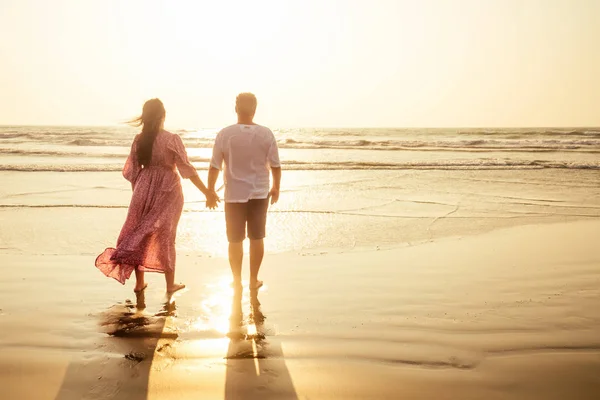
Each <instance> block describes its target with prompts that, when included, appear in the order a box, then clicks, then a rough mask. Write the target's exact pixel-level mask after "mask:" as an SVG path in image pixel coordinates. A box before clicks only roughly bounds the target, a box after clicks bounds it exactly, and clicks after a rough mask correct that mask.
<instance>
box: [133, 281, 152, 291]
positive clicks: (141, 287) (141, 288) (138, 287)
mask: <svg viewBox="0 0 600 400" xmlns="http://www.w3.org/2000/svg"><path fill="white" fill-rule="evenodd" d="M147 287H148V284H147V283H144V284H143V285H141V286H138V285H137V284H136V285H135V287H134V288H133V292H134V293H142V292H143V291H144V290H146V288H147Z"/></svg>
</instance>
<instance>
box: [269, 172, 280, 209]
mask: <svg viewBox="0 0 600 400" xmlns="http://www.w3.org/2000/svg"><path fill="white" fill-rule="evenodd" d="M271 175H273V187H272V188H271V191H270V192H269V197H270V198H271V204H275V203H277V201H278V200H279V185H280V184H281V167H271Z"/></svg>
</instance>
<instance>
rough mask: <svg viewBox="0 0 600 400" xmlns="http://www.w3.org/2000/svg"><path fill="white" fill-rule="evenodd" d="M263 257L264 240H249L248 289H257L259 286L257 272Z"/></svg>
mask: <svg viewBox="0 0 600 400" xmlns="http://www.w3.org/2000/svg"><path fill="white" fill-rule="evenodd" d="M264 255H265V242H264V240H263V239H258V240H250V289H257V288H258V287H259V286H260V284H259V280H258V271H259V270H260V266H261V264H262V260H263V257H264Z"/></svg>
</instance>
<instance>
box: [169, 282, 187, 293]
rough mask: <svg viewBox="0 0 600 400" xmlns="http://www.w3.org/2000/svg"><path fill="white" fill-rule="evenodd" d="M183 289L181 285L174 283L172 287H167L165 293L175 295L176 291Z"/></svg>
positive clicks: (183, 286)
mask: <svg viewBox="0 0 600 400" xmlns="http://www.w3.org/2000/svg"><path fill="white" fill-rule="evenodd" d="M183 288H185V285H184V284H183V283H174V284H173V286H171V287H169V286H167V293H175V292H176V291H178V290H181V289H183Z"/></svg>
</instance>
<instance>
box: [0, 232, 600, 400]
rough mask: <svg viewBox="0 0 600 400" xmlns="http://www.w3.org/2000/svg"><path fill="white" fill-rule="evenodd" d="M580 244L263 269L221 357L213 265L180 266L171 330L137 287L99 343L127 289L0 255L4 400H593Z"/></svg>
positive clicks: (58, 265) (416, 253)
mask: <svg viewBox="0 0 600 400" xmlns="http://www.w3.org/2000/svg"><path fill="white" fill-rule="evenodd" d="M598 233H600V224H598V222H597V221H585V222H571V223H558V224H551V225H533V226H523V227H517V228H509V229H502V230H499V231H495V232H492V233H487V234H482V235H478V236H472V237H463V238H449V239H443V240H439V241H435V242H431V243H425V244H421V245H417V246H413V247H410V248H404V249H395V250H383V251H375V252H373V251H368V252H357V253H352V254H325V255H314V256H302V255H297V254H278V255H274V256H270V257H267V259H266V261H265V265H264V270H263V271H264V272H263V278H264V279H265V281H266V282H267V286H266V287H265V289H264V290H263V291H262V292H261V293H260V294H259V300H260V302H261V303H262V312H263V313H264V315H265V317H266V319H265V321H264V326H263V327H261V328H259V330H262V329H264V331H263V332H264V337H263V338H260V336H254V337H250V338H249V339H241V340H239V341H236V340H234V339H231V338H229V337H227V332H228V320H229V317H230V310H231V301H232V300H231V297H232V295H231V289H230V288H229V286H228V280H227V270H226V266H225V263H224V261H223V260H220V259H217V258H214V259H197V258H196V259H195V258H193V257H185V258H184V261H182V262H180V264H179V265H180V269H179V270H178V274H179V277H180V278H181V279H182V280H183V281H185V282H186V283H187V284H188V286H189V288H190V289H189V290H188V291H187V292H184V293H182V294H180V295H179V296H177V297H176V300H175V302H176V311H175V315H172V316H167V317H161V316H158V317H156V316H155V315H156V314H160V311H161V310H162V309H163V308H164V305H163V304H162V302H163V297H164V293H163V292H162V281H161V277H160V276H151V278H150V285H151V286H150V288H149V289H148V293H147V295H146V303H147V308H146V309H145V310H144V311H143V312H142V314H143V315H145V316H146V317H147V318H148V319H149V321H147V322H148V325H145V326H141V327H137V328H135V329H133V328H132V329H131V331H127V330H126V329H125V332H122V335H117V336H110V335H107V334H106V333H105V332H106V331H105V329H109V331H110V329H113V328H111V327H109V328H106V325H105V324H107V323H109V322H111V321H112V320H111V318H114V317H115V316H121V317H122V316H123V315H126V314H127V311H129V310H132V311H133V312H135V309H134V308H133V304H132V305H131V306H130V307H129V308H128V306H127V303H126V300H127V299H131V300H132V301H133V302H134V303H135V297H133V298H132V295H133V294H132V293H131V288H128V287H121V286H120V285H117V284H112V283H111V284H108V282H106V284H102V282H101V283H98V282H97V280H98V275H97V271H94V270H93V268H88V265H87V264H89V257H86V256H66V255H57V256H17V255H10V256H6V255H5V256H4V257H3V259H4V265H5V267H6V266H11V267H12V268H11V269H9V270H8V273H5V274H3V277H2V283H1V284H2V287H3V290H2V294H1V295H0V296H1V302H2V305H3V309H2V315H1V316H0V318H2V320H3V321H2V326H3V329H2V332H1V333H0V341H1V342H0V343H2V349H3V356H2V358H1V360H2V361H1V362H0V380H1V382H2V387H3V388H4V396H6V397H4V398H11V399H12V398H15V399H16V398H32V399H33V398H36V399H76V398H77V399H83V398H85V399H95V398H117V399H120V398H123V399H125V398H129V399H145V398H148V399H171V398H172V399H176V398H177V399H187V398H189V399H191V398H194V399H197V398H206V399H211V398H231V399H234V398H256V399H259V398H260V399H263V398H273V399H294V398H298V399H313V398H314V399H347V398H355V399H367V398H372V399H380V398H414V399H426V398H448V399H451V398H473V399H478V398H497V399H504V398H511V399H563V398H578V399H594V398H597V395H598V393H600V340H599V336H598V332H599V330H600V311H599V310H598V308H597V307H596V304H597V301H598V290H599V289H598V283H599V282H600V271H599V270H598V264H599V263H600V251H599V250H598V248H597V247H596V244H595V243H594V242H593V241H590V240H587V239H588V238H590V237H598V236H597V235H598ZM282 266H285V268H283V267H282ZM316 277H318V279H317V278H316ZM56 281H60V282H62V284H61V285H55V284H51V282H56ZM65 282H68V283H69V285H68V287H65ZM91 282H96V283H94V284H91ZM243 312H244V314H245V316H246V318H247V316H248V313H249V304H248V299H244V300H243ZM245 320H246V319H245ZM119 324H120V325H119ZM102 325H104V326H102ZM117 325H119V328H121V329H122V328H123V327H124V326H126V322H123V321H121V322H120V323H118V324H117ZM243 329H248V324H247V322H246V325H245V326H244V327H243ZM112 332H113V333H114V331H112ZM132 353H133V354H139V353H141V354H142V357H143V359H141V360H135V359H133V360H129V359H127V358H125V356H126V355H129V354H132ZM240 354H241V356H239V357H237V356H238V355H240ZM228 357H231V358H228ZM263 357H264V358H263ZM32 382H35V384H32Z"/></svg>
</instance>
